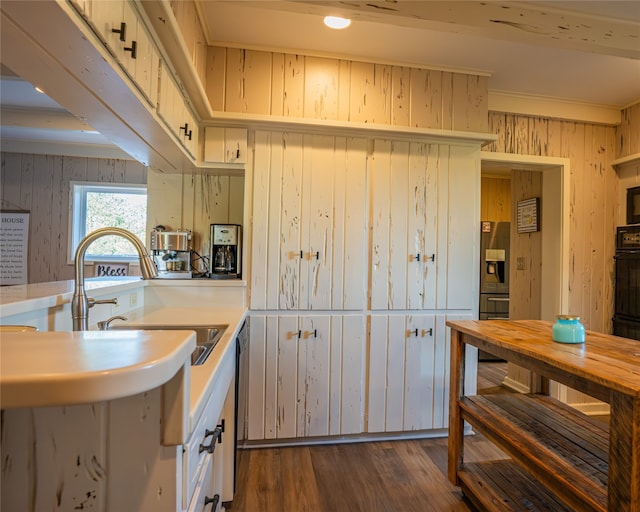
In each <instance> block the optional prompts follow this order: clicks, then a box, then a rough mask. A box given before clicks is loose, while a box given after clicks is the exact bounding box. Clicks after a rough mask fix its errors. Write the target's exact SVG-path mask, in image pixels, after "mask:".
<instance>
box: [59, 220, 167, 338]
mask: <svg viewBox="0 0 640 512" xmlns="http://www.w3.org/2000/svg"><path fill="white" fill-rule="evenodd" d="M109 235H116V236H120V237H122V238H124V239H125V240H128V241H129V242H131V243H132V244H133V246H134V247H135V249H136V252H137V253H138V257H139V258H140V271H141V272H142V279H153V278H154V277H158V271H157V270H156V266H155V264H154V263H153V260H152V259H151V256H149V253H148V252H147V249H146V248H145V246H144V245H143V244H142V242H141V241H140V239H139V238H138V237H137V236H136V235H134V234H133V233H131V232H129V231H127V230H126V229H122V228H114V227H108V228H100V229H96V230H95V231H92V232H91V233H89V234H88V235H87V236H85V237H84V238H83V239H82V240H81V241H80V243H79V244H78V248H77V249H76V254H75V257H74V263H75V274H76V280H75V287H74V290H73V299H72V300H71V316H72V318H73V330H74V331H86V330H87V326H88V323H89V309H90V308H92V307H93V306H94V305H96V304H117V299H106V300H95V299H93V298H91V297H87V294H86V293H85V291H84V255H85V253H86V252H87V249H88V247H89V246H90V245H91V244H92V243H93V242H94V241H96V240H97V239H98V238H102V237H103V236H109Z"/></svg>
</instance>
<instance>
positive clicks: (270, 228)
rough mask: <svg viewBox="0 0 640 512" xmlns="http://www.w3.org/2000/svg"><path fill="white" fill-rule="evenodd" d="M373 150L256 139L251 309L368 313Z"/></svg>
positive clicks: (345, 142)
mask: <svg viewBox="0 0 640 512" xmlns="http://www.w3.org/2000/svg"><path fill="white" fill-rule="evenodd" d="M367 144H368V143H367V140H366V139H361V138H350V137H334V136H328V135H311V134H307V135H303V134H298V133H283V132H260V131H258V132H256V136H255V168H254V191H253V238H252V253H251V258H252V259H251V262H252V275H251V308H252V309H254V310H265V309H275V310H310V309H313V310H361V309H363V308H364V306H365V297H366V286H367V285H366V281H367V250H366V241H367Z"/></svg>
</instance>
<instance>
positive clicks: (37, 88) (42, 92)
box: [34, 85, 44, 94]
mask: <svg viewBox="0 0 640 512" xmlns="http://www.w3.org/2000/svg"><path fill="white" fill-rule="evenodd" d="M34 89H35V90H36V91H37V92H39V93H40V94H44V91H43V90H42V89H40V87H38V86H37V85H36V86H35V87H34Z"/></svg>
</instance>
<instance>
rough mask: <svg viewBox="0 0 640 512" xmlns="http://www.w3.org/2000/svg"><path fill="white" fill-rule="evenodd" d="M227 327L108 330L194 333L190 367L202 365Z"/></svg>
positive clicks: (130, 326) (125, 327)
mask: <svg viewBox="0 0 640 512" xmlns="http://www.w3.org/2000/svg"><path fill="white" fill-rule="evenodd" d="M227 327H229V326H228V325H147V324H144V325H143V324H116V325H110V326H109V330H118V331H143V330H144V331H195V333H196V348H195V350H194V351H193V352H192V353H191V366H199V365H201V364H204V362H205V361H206V360H207V358H208V357H209V355H210V354H211V351H212V350H213V349H214V347H215V346H216V344H217V343H218V341H220V338H222V335H223V334H224V331H225V330H226V329H227Z"/></svg>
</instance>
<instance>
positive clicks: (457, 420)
mask: <svg viewBox="0 0 640 512" xmlns="http://www.w3.org/2000/svg"><path fill="white" fill-rule="evenodd" d="M464 374H465V344H464V343H463V342H462V335H461V334H460V333H459V332H458V331H456V330H455V329H451V372H450V387H449V453H448V473H449V480H450V481H451V483H453V484H454V485H459V483H460V482H459V480H458V469H459V468H460V467H461V466H462V461H463V446H462V443H463V436H464V421H463V420H462V414H460V407H459V406H458V400H459V398H460V397H461V396H463V394H464Z"/></svg>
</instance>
